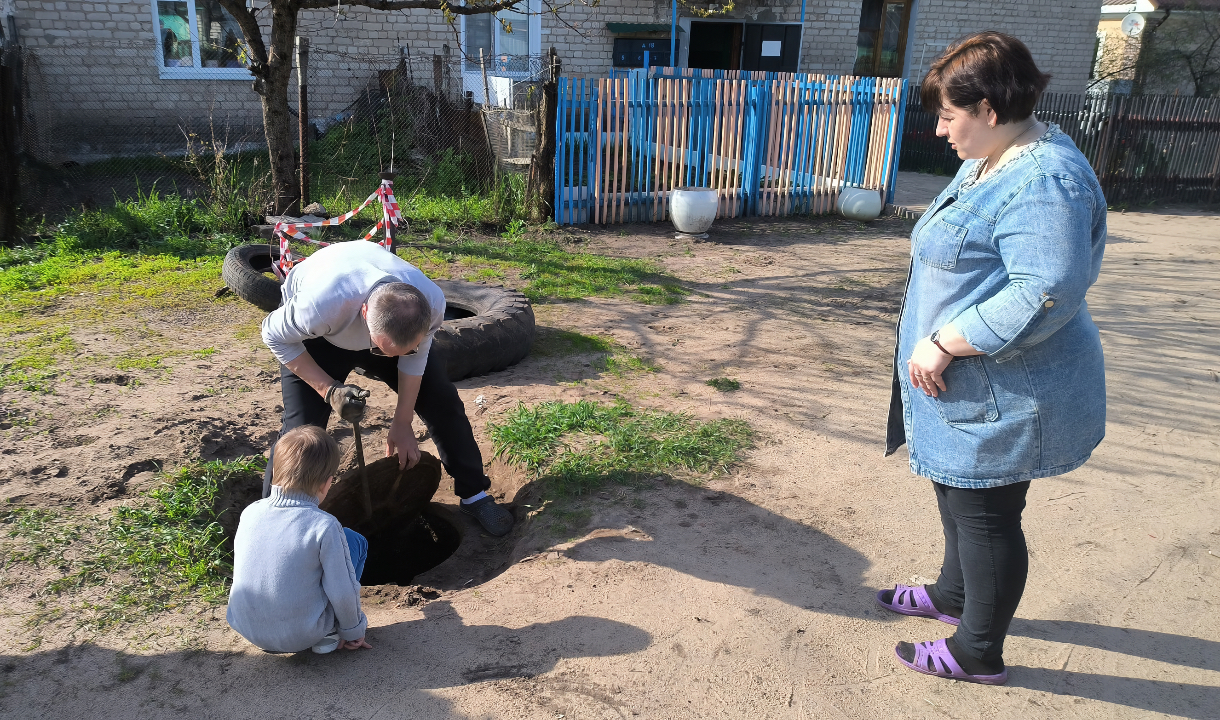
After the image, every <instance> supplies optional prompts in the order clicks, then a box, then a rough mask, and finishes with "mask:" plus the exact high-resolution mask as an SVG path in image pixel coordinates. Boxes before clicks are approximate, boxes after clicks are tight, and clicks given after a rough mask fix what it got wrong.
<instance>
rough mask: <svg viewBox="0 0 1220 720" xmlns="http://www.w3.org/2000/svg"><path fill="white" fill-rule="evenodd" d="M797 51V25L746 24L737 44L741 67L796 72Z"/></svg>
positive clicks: (798, 41)
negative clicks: (739, 51)
mask: <svg viewBox="0 0 1220 720" xmlns="http://www.w3.org/2000/svg"><path fill="white" fill-rule="evenodd" d="M800 53H801V26H800V25H780V24H777V23H749V24H747V25H746V26H745V39H744V40H743V41H742V47H741V69H742V70H766V71H768V72H796V67H797V61H798V60H799V59H800Z"/></svg>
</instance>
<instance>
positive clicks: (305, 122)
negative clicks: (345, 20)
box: [297, 37, 309, 213]
mask: <svg viewBox="0 0 1220 720" xmlns="http://www.w3.org/2000/svg"><path fill="white" fill-rule="evenodd" d="M297 126H298V128H299V130H300V136H301V161H300V163H299V167H300V169H301V204H300V212H301V213H304V212H305V206H306V205H308V204H309V38H303V37H298V38H297Z"/></svg>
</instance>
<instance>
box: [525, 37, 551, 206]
mask: <svg viewBox="0 0 1220 720" xmlns="http://www.w3.org/2000/svg"><path fill="white" fill-rule="evenodd" d="M547 59H548V61H549V63H550V68H549V72H548V76H547V80H546V82H544V83H543V84H542V102H541V104H540V106H539V108H538V116H537V117H538V120H537V123H536V125H535V128H536V135H537V137H538V144H537V145H536V146H535V147H534V157H533V158H532V159H531V160H530V176H529V182H528V183H527V185H526V190H525V208H526V215H527V216H528V218H529V221H530V222H532V223H536V224H540V223H543V222H546V220H547V218H549V217H551V214H552V213H553V212H554V208H553V207H552V205H554V200H555V120H556V116H557V112H558V107H557V106H558V103H559V58H558V57H557V56H556V54H555V48H551V52H550V54H549V55H548V56H547Z"/></svg>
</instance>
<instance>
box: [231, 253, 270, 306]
mask: <svg viewBox="0 0 1220 720" xmlns="http://www.w3.org/2000/svg"><path fill="white" fill-rule="evenodd" d="M279 259H280V249H279V248H278V247H276V246H274V245H270V244H263V245H238V246H237V247H235V248H233V249H232V250H230V251H229V252H228V254H227V255H225V262H224V265H223V266H221V268H220V277H221V279H222V280H224V282H225V285H228V286H229V289H230V290H232V291H233V293H234V294H236V295H237V297H239V298H241V299H242V300H245V301H246V302H249V303H251V304H253V305H254V306H255V307H257V308H258V309H260V310H265V311H267V312H271V311H272V310H275V309H276V308H278V307H279V306H280V281H279V280H277V279H275V278H273V277H271V276H269V275H266V274H264V273H269V272H271V265H272V263H275V262H278V261H279Z"/></svg>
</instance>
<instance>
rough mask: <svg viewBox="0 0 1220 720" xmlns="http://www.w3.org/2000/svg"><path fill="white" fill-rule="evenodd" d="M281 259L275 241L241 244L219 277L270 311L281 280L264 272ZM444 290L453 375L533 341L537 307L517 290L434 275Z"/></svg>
mask: <svg viewBox="0 0 1220 720" xmlns="http://www.w3.org/2000/svg"><path fill="white" fill-rule="evenodd" d="M279 258H280V249H279V248H278V247H275V246H274V245H268V244H258V245H241V246H238V247H235V248H233V249H232V250H230V251H229V253H228V255H226V256H225V261H224V266H223V268H222V269H221V273H220V274H221V277H222V278H223V279H224V281H225V284H226V285H228V286H229V289H230V290H232V291H233V292H234V293H235V294H236V295H237V296H238V297H240V298H242V299H243V300H246V301H248V302H250V303H253V304H254V305H255V306H256V307H258V308H259V309H261V310H265V311H267V312H272V311H273V310H275V309H276V308H278V307H279V306H280V281H279V280H277V279H275V278H274V277H271V276H270V275H267V274H265V273H269V272H271V264H272V263H273V262H275V261H278V260H279ZM435 282H436V284H437V285H438V286H439V287H440V289H441V291H442V292H444V293H445V303H446V307H445V322H444V324H443V325H442V326H441V329H440V330H438V331H437V332H436V336H435V338H434V339H433V341H432V342H433V347H435V348H438V349H439V350H440V351H441V352H443V353H444V355H445V359H446V363H447V368H448V371H449V379H450V380H455V381H456V380H462V379H465V378H468V377H473V376H475V375H486V374H487V373H489V372H496V371H497V370H503V369H504V368H506V367H508V366H510V365H515V364H516V363H519V362H521V360H522V359H524V358H525V356H526V355H529V352H530V348H531V347H532V346H533V344H534V308H533V307H532V306H531V305H530V301H529V298H527V297H525V296H524V295H522V294H521V293H519V292H517V291H515V290H509V289H507V288H503V287H498V286H492V285H483V284H478V283H470V282H463V281H461V280H436V281H435Z"/></svg>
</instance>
